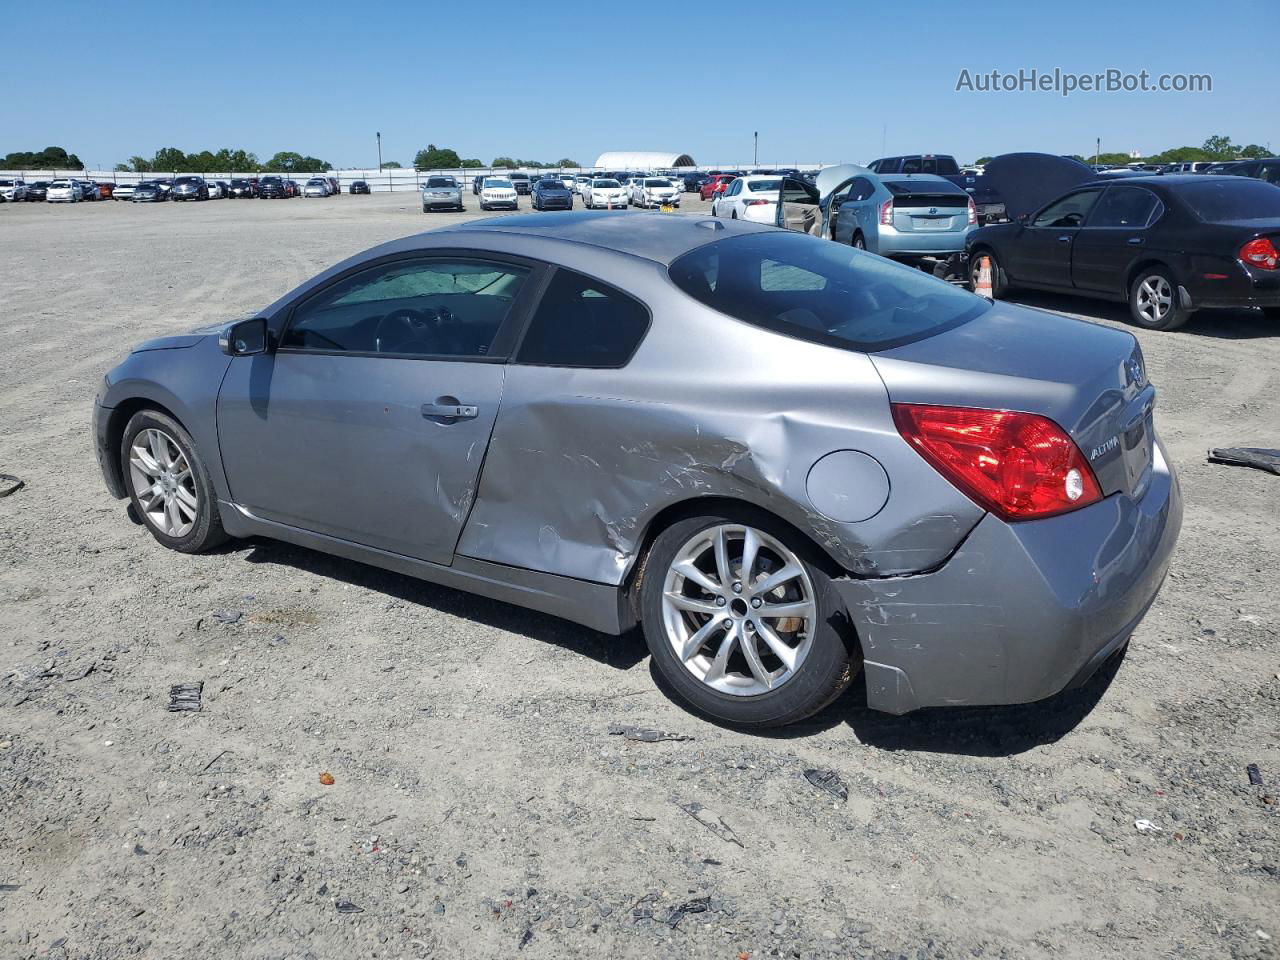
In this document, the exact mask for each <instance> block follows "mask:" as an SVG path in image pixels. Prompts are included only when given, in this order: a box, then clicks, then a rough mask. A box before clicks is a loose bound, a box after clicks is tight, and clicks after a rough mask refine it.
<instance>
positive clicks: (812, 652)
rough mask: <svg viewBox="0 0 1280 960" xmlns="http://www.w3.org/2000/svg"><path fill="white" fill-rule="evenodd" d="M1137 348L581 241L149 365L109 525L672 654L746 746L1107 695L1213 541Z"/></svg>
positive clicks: (300, 304)
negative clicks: (762, 732)
mask: <svg viewBox="0 0 1280 960" xmlns="http://www.w3.org/2000/svg"><path fill="white" fill-rule="evenodd" d="M1154 401H1155V391H1154V389H1153V387H1152V386H1151V385H1150V384H1149V383H1148V382H1147V376H1146V371H1145V367H1144V364H1143V358H1142V353H1141V351H1140V349H1139V348H1138V345H1137V343H1136V341H1135V340H1134V338H1133V337H1132V336H1131V335H1130V334H1128V333H1125V332H1122V331H1120V330H1113V329H1110V328H1106V327H1102V326H1097V325H1094V324H1090V323H1084V322H1080V321H1076V320H1071V319H1067V318H1064V317H1059V316H1055V315H1053V314H1050V313H1045V312H1041V311H1038V310H1031V309H1025V308H1021V307H1017V306H1013V305H1011V304H1007V303H994V304H993V303H991V302H990V301H988V300H985V299H983V298H980V297H977V296H974V295H972V294H970V293H967V292H965V291H963V290H960V289H957V288H954V287H951V286H949V285H947V284H945V283H943V282H942V281H940V280H936V279H934V278H933V277H930V276H927V275H925V274H923V273H921V272H920V271H917V270H912V269H910V268H907V267H903V266H900V265H898V264H894V263H891V262H889V261H887V260H883V259H881V258H879V257H876V256H873V255H871V254H867V253H864V252H861V251H857V250H853V249H850V248H848V247H845V246H841V245H838V244H834V243H830V242H828V241H825V240H819V239H817V238H814V237H810V236H805V235H802V234H798V233H794V232H789V231H785V230H779V229H776V228H773V227H769V226H762V225H758V224H753V223H747V222H743V221H735V222H725V221H721V220H713V219H710V218H702V217H673V216H662V215H628V216H622V215H617V214H608V213H594V214H593V213H576V214H564V213H557V214H551V215H531V216H515V217H504V218H494V219H488V220H484V221H479V222H472V223H466V224H461V225H458V226H454V227H449V228H447V229H442V230H436V231H432V232H430V233H423V234H419V235H417V236H412V237H406V238H404V239H401V240H395V241H392V242H390V243H387V244H383V245H382V246H379V247H375V248H374V249H372V250H369V251H367V252H365V253H362V254H360V255H358V256H356V257H353V258H351V259H350V260H346V261H344V262H343V263H340V264H338V265H337V266H335V267H332V268H331V269H329V270H326V271H325V272H324V273H322V274H320V275H319V276H317V277H315V278H314V279H312V280H310V281H308V282H307V283H304V284H303V285H302V286H300V287H299V288H297V289H296V290H294V291H292V292H291V293H289V294H287V295H286V296H284V297H282V298H281V299H280V300H278V301H276V302H275V303H273V304H271V305H270V306H269V307H267V308H266V309H264V310H262V311H261V312H259V313H257V314H255V315H253V316H252V317H250V318H248V319H243V320H239V321H236V322H232V323H228V324H226V325H225V326H223V327H221V328H218V329H208V330H201V331H196V332H195V333H192V334H190V335H187V336H169V337H163V338H161V339H158V340H152V341H149V342H147V343H144V344H142V345H141V346H139V347H137V348H136V349H135V350H134V351H133V353H132V354H131V355H130V356H129V357H128V358H127V359H125V360H124V361H123V362H122V363H121V364H120V365H119V366H118V367H116V368H115V369H114V370H112V371H111V372H110V373H109V374H108V375H107V377H106V379H105V380H104V381H103V384H102V387H101V391H100V393H99V394H98V397H97V400H96V405H95V410H94V431H95V434H96V447H97V451H98V455H99V459H100V462H101V466H102V471H103V474H104V476H105V478H106V484H107V488H108V490H110V492H111V493H112V494H113V495H114V496H116V497H118V498H126V497H127V498H128V499H129V500H130V501H131V504H132V508H133V510H134V511H135V512H136V513H137V514H138V515H139V516H141V517H142V518H143V519H144V520H145V523H146V525H147V526H148V528H149V529H150V532H151V533H152V534H153V535H154V537H155V539H157V540H158V541H160V543H162V544H163V545H165V546H167V547H170V548H172V549H175V550H180V551H184V552H190V553H193V552H198V551H201V550H204V549H206V548H209V547H211V546H213V545H215V544H217V543H219V542H220V541H223V540H224V539H226V538H227V537H248V536H263V537H271V538H276V539H279V540H284V541H289V542H291V543H294V544H300V545H303V546H306V547H310V548H313V549H316V550H320V551H324V552H327V553H332V554H337V555H339V556H342V557H347V558H351V559H353V560H359V561H362V562H365V563H370V564H374V565H377V566H380V567H384V568H387V569H390V570H395V571H399V572H402V573H405V574H409V575H412V576H416V577H421V578H423V579H425V580H430V581H434V582H436V583H440V584H445V585H448V586H451V587H456V588H458V589H462V590H468V591H472V592H474V593H478V594H481V595H484V596H486V597H490V598H493V599H495V600H500V601H506V602H509V603H515V604H521V605H524V606H526V607H530V608H534V609H537V610H541V611H546V612H548V613H551V614H555V615H558V616H561V617H565V618H568V619H570V620H574V621H577V622H579V623H582V624H585V625H587V626H589V627H592V628H594V629H596V630H601V631H605V632H606V633H613V634H617V633H621V632H623V631H626V630H628V629H630V628H632V627H633V626H635V625H636V624H637V623H638V624H639V625H640V626H641V627H642V629H643V632H644V636H645V638H646V640H647V642H648V645H649V649H650V651H651V652H652V655H653V661H654V664H655V665H656V666H657V668H658V670H659V671H660V673H661V675H662V677H663V678H664V679H665V681H666V684H665V685H666V686H667V687H668V688H669V689H670V690H671V691H672V692H674V694H675V695H676V696H678V697H679V698H681V699H682V700H683V701H684V702H686V703H687V704H688V705H691V706H692V707H694V708H696V709H698V710H700V711H702V712H703V713H705V714H707V715H710V716H711V717H714V718H716V719H719V720H722V721H725V722H730V723H736V724H741V725H745V726H767V725H778V724H785V723H788V722H792V721H795V720H799V719H801V718H803V717H805V716H808V715H809V714H812V713H814V712H815V711H817V710H818V709H820V708H821V707H823V706H824V705H825V704H827V703H829V702H830V701H831V700H833V699H834V698H835V697H836V696H837V695H838V694H840V692H841V691H842V690H844V689H845V688H846V687H847V686H848V685H849V684H850V683H851V682H852V681H853V680H854V679H856V678H858V677H859V676H861V677H862V678H864V679H863V681H862V682H865V684H866V695H867V702H868V704H869V705H870V706H871V707H873V708H875V709H879V710H884V711H889V712H891V713H905V712H907V711H910V710H914V709H917V708H919V707H924V706H932V705H946V704H1002V703H1020V702H1028V701H1034V700H1038V699H1041V698H1044V697H1048V696H1050V695H1052V694H1054V693H1056V692H1058V691H1060V690H1062V689H1064V688H1066V687H1069V686H1072V685H1079V684H1082V683H1084V682H1085V680H1087V679H1088V678H1089V677H1090V676H1091V675H1092V673H1093V672H1094V671H1095V670H1096V669H1097V668H1098V667H1099V665H1100V664H1102V663H1103V662H1104V661H1105V660H1107V659H1108V658H1109V657H1111V656H1112V655H1113V654H1115V653H1117V652H1118V651H1119V650H1120V649H1121V648H1123V646H1124V645H1125V644H1126V642H1127V641H1128V638H1129V636H1130V634H1131V633H1132V632H1133V630H1134V628H1135V626H1136V625H1137V623H1138V622H1139V620H1140V619H1141V618H1142V616H1143V615H1144V614H1145V613H1146V611H1147V608H1148V607H1149V606H1150V605H1151V603H1152V601H1153V600H1154V599H1155V596H1156V593H1157V591H1158V590H1159V588H1160V585H1161V583H1162V581H1163V579H1164V576H1165V572H1166V570H1167V568H1168V565H1169V560H1170V556H1171V554H1172V551H1173V547H1174V542H1175V541H1176V539H1177V535H1178V530H1179V527H1180V525H1181V518H1182V505H1181V498H1180V494H1179V490H1178V483H1177V480H1176V478H1175V476H1174V474H1173V470H1172V469H1171V467H1170V465H1169V462H1168V459H1167V457H1166V456H1165V454H1164V451H1163V449H1162V447H1161V445H1160V442H1159V440H1158V439H1157V437H1156V433H1155V430H1154V428H1153V424H1152V409H1153V406H1154Z"/></svg>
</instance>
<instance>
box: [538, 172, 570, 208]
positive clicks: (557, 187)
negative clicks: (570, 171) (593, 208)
mask: <svg viewBox="0 0 1280 960" xmlns="http://www.w3.org/2000/svg"><path fill="white" fill-rule="evenodd" d="M532 193H533V196H532V198H531V199H532V203H533V209H535V210H572V209H573V192H572V191H571V190H569V189H567V188H566V187H565V185H564V181H563V180H561V179H560V178H559V177H543V178H542V179H541V180H539V181H538V182H537V183H535V184H534V185H533V191H532Z"/></svg>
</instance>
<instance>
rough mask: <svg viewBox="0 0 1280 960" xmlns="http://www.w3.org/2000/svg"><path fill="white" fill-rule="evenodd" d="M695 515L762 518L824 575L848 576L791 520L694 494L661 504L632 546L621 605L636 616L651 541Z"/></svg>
mask: <svg viewBox="0 0 1280 960" xmlns="http://www.w3.org/2000/svg"><path fill="white" fill-rule="evenodd" d="M698 516H724V517H728V518H730V519H733V520H739V521H742V522H744V523H750V522H752V521H753V520H754V521H757V522H758V521H760V520H761V519H764V520H765V522H767V523H771V524H775V525H779V526H781V527H783V528H784V529H785V530H786V532H787V533H788V534H789V540H790V543H789V544H788V545H789V546H791V547H792V548H793V549H795V550H797V551H798V552H803V553H804V554H805V559H806V560H808V561H809V562H810V563H812V564H814V566H816V567H818V568H819V569H820V570H822V572H823V573H825V574H826V575H827V576H829V577H833V578H834V577H842V576H848V571H846V570H845V569H844V568H843V567H841V566H840V564H839V563H837V562H836V561H835V560H834V559H833V558H832V557H831V555H830V554H829V553H827V552H826V551H825V550H823V549H822V547H821V546H819V545H818V543H817V541H815V540H814V539H813V537H811V536H810V535H809V534H807V533H805V532H804V531H803V530H801V529H800V528H799V527H797V526H796V525H795V524H793V523H790V522H788V521H786V520H784V519H782V518H781V517H779V516H778V515H777V514H775V513H772V512H770V511H769V510H765V509H764V508H762V507H758V506H756V505H755V504H753V503H748V502H746V501H745V500H735V499H733V498H732V497H698V498H696V499H693V500H682V501H680V502H679V503H673V504H671V505H670V506H667V507H664V508H663V509H662V510H660V511H658V512H657V513H656V514H654V516H653V517H652V518H651V519H650V520H649V522H648V524H647V525H646V527H645V530H644V535H643V536H642V537H641V538H640V544H639V547H638V549H637V550H636V553H635V559H634V560H633V562H632V564H631V569H630V570H628V571H627V574H626V576H625V577H624V578H623V580H622V588H621V589H622V594H623V606H624V608H625V609H626V610H628V611H630V612H631V613H632V615H633V616H635V617H636V619H637V620H638V619H639V609H640V608H639V604H640V591H639V589H638V587H639V584H640V582H641V580H642V579H643V577H644V568H645V564H646V562H647V561H648V558H649V553H650V550H651V549H652V547H653V542H654V541H655V540H656V539H657V538H658V536H659V535H660V534H661V533H662V531H664V530H666V529H667V528H668V527H670V526H671V525H672V524H675V523H679V522H680V521H681V520H685V519H687V518H689V517H698Z"/></svg>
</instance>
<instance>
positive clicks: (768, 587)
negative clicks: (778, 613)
mask: <svg viewBox="0 0 1280 960" xmlns="http://www.w3.org/2000/svg"><path fill="white" fill-rule="evenodd" d="M803 572H804V571H803V570H801V569H800V565H799V564H797V563H788V564H787V565H786V566H785V567H783V568H782V569H781V570H775V571H774V572H773V573H771V574H769V576H767V577H765V578H764V579H763V580H761V581H760V582H759V583H757V584H755V585H754V586H752V588H751V592H752V593H753V594H755V595H756V596H760V595H761V594H765V593H770V592H771V591H773V590H777V589H778V587H780V586H782V585H783V584H784V583H787V582H788V581H790V580H794V579H795V578H796V577H798V576H800V575H801V574H802V573H803Z"/></svg>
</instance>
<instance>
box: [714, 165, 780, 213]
mask: <svg viewBox="0 0 1280 960" xmlns="http://www.w3.org/2000/svg"><path fill="white" fill-rule="evenodd" d="M781 189H782V178H781V177H774V176H769V175H768V174H749V175H748V176H745V177H738V178H737V179H736V180H734V181H733V182H732V183H731V184H729V186H728V187H726V188H725V191H724V193H718V194H716V196H715V199H714V200H712V201H711V215H712V216H713V217H728V218H729V219H730V220H754V221H755V222H756V223H770V224H771V223H773V221H774V215H775V213H776V212H777V209H778V193H779V191H780V190H781Z"/></svg>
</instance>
